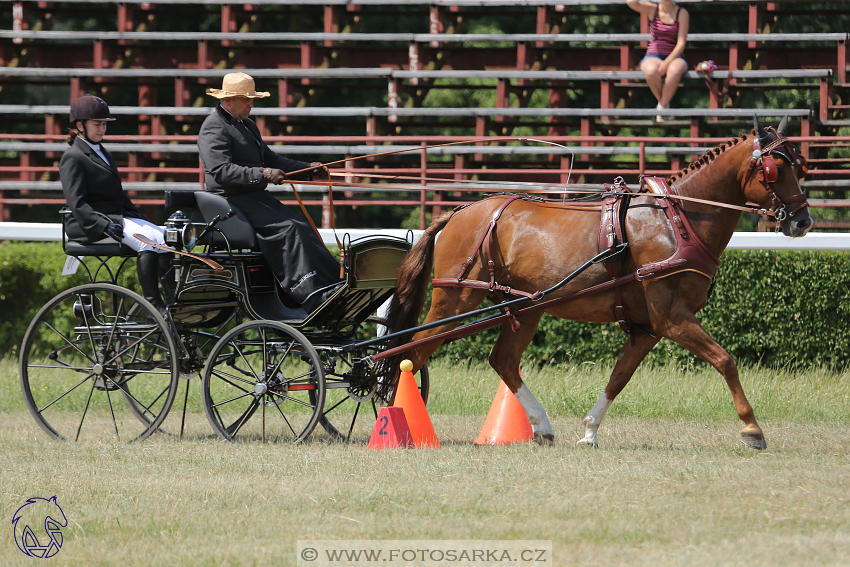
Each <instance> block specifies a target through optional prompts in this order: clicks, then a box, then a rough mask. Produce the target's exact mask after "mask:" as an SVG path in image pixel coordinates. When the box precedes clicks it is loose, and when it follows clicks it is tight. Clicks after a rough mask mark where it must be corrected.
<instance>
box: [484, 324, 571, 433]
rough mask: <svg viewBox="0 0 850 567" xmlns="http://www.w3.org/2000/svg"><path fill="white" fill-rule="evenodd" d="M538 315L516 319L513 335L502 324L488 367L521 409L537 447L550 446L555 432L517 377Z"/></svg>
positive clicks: (539, 406)
mask: <svg viewBox="0 0 850 567" xmlns="http://www.w3.org/2000/svg"><path fill="white" fill-rule="evenodd" d="M541 315H542V314H529V315H527V316H526V317H524V318H520V328H519V330H518V331H516V332H515V331H513V330H512V329H511V326H510V323H505V324H504V325H502V330H501V332H500V333H499V340H497V341H496V344H495V346H494V347H493V352H491V353H490V366H492V367H493V370H495V371H496V372H497V373H498V374H499V376H500V377H501V378H502V380H503V381H504V382H505V384H507V386H508V388H509V389H510V390H511V392H513V393H514V395H515V396H516V399H517V400H518V401H519V403H520V405H522V407H523V409H524V410H525V413H526V415H527V416H528V421H529V423H531V430H532V432H533V433H534V442H535V443H537V444H539V445H554V444H555V430H554V429H553V428H552V424H551V423H550V422H549V416H547V415H546V410H545V409H543V406H542V405H541V404H540V402H538V401H537V398H535V397H534V394H532V393H531V390H529V389H528V386H526V385H525V383H524V382H523V381H522V378H521V377H520V374H519V362H520V359H521V358H522V353H523V351H525V349H526V347H527V346H528V345H529V343H530V342H531V339H532V338H533V337H534V332H535V331H536V330H537V325H538V324H539V323H540V317H541Z"/></svg>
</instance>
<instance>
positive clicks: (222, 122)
mask: <svg viewBox="0 0 850 567" xmlns="http://www.w3.org/2000/svg"><path fill="white" fill-rule="evenodd" d="M198 150H199V151H200V155H201V163H203V165H204V182H205V184H206V190H207V191H209V192H210V193H216V194H218V195H227V196H231V195H240V194H244V193H253V192H254V191H262V190H263V189H265V188H266V185H268V184H267V183H266V181H265V180H264V179H263V171H262V170H263V168H264V167H272V168H276V169H281V170H283V171H284V172H288V171H297V170H299V169H304V168H306V167H309V166H310V164H309V163H304V162H302V161H297V160H293V159H289V158H285V157H283V156H280V155H278V154H276V153H274V152H273V151H272V149H271V148H269V147H268V146H267V145H266V144H265V142H263V141H262V136H261V134H260V129H259V128H257V125H256V124H254V121H253V120H251V119H250V118H246V119H245V120H243V121H242V124H239V121H238V120H236V119H235V118H234V117H233V116H232V115H231V114H230V113H229V112H227V111H226V110H224V109H223V108H222V107H221V106H218V107H217V108H216V109H215V112H213V113H212V114H210V115H209V116H208V117H207V119H206V120H204V124H203V125H202V126H201V131H200V133H199V134H198ZM309 178H310V176H309V175H307V174H302V175H299V176H297V177H296V178H295V179H299V180H303V179H309Z"/></svg>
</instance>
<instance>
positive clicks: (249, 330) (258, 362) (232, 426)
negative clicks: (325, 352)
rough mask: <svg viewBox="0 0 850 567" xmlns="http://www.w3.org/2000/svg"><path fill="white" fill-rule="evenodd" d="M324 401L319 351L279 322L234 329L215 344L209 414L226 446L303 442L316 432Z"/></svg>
mask: <svg viewBox="0 0 850 567" xmlns="http://www.w3.org/2000/svg"><path fill="white" fill-rule="evenodd" d="M324 401H325V375H324V372H323V370H322V363H321V360H320V359H319V355H318V353H317V352H316V349H315V348H313V345H311V344H310V341H308V340H307V338H306V337H304V335H302V334H301V333H299V332H298V331H296V330H295V329H293V328H292V327H290V326H289V325H285V324H283V323H278V322H276V321H251V322H248V323H243V324H242V325H239V326H238V327H236V328H234V329H233V330H231V331H230V332H228V333H227V334H225V335H224V336H223V337H222V338H221V340H220V341H219V342H218V343H217V344H216V346H215V347H214V348H213V350H212V353H211V354H210V357H209V360H208V361H207V365H206V367H205V368H204V375H203V402H204V412H205V413H206V414H207V419H208V420H209V422H210V424H211V425H212V426H213V429H215V431H216V433H218V435H219V436H220V437H221V438H222V439H224V440H226V441H234V442H249V441H283V442H298V441H302V440H303V439H305V438H306V437H307V436H308V435H310V433H311V432H312V431H313V429H314V428H315V427H316V424H317V423H318V421H319V418H320V417H321V415H322V406H323V404H324Z"/></svg>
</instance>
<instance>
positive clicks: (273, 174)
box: [263, 167, 286, 185]
mask: <svg viewBox="0 0 850 567" xmlns="http://www.w3.org/2000/svg"><path fill="white" fill-rule="evenodd" d="M263 179H265V180H266V181H268V182H269V183H274V184H275V185H280V184H281V183H283V180H284V179H286V174H285V173H284V172H283V171H282V170H280V169H273V168H271V167H266V168H263Z"/></svg>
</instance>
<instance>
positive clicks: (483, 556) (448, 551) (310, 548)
mask: <svg viewBox="0 0 850 567" xmlns="http://www.w3.org/2000/svg"><path fill="white" fill-rule="evenodd" d="M296 554H297V562H298V566H299V567H324V566H331V565H333V566H341V565H371V564H375V565H382V566H386V567H392V566H395V565H399V566H402V565H403V566H404V567H411V566H414V565H421V566H427V567H441V566H443V565H452V566H458V565H475V566H479V567H480V566H482V565H515V566H518V567H519V566H522V567H528V566H532V565H534V566H542V565H552V542H551V541H550V540H547V541H542V540H541V541H538V540H513V541H499V540H298V549H297V550H296Z"/></svg>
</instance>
